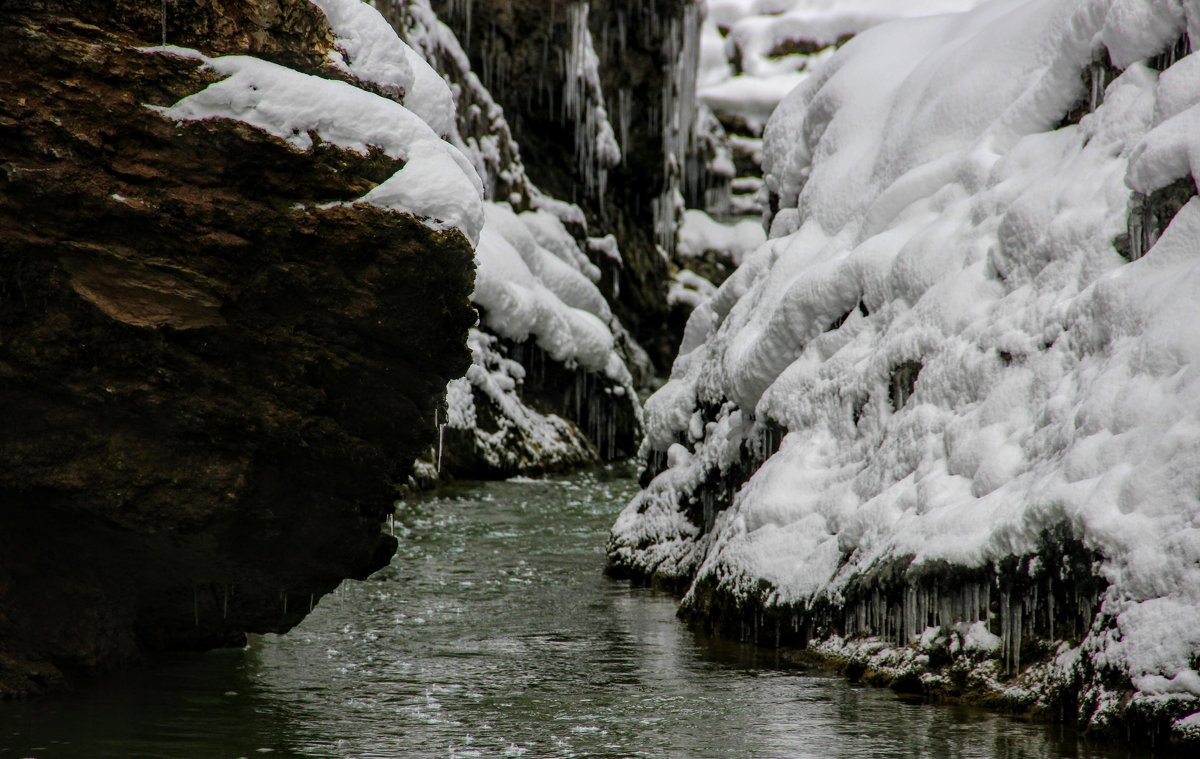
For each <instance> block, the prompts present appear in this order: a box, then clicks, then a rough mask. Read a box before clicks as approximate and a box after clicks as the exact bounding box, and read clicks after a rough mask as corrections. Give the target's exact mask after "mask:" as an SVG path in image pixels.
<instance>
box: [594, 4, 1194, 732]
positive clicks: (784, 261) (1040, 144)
mask: <svg viewBox="0 0 1200 759" xmlns="http://www.w3.org/2000/svg"><path fill="white" fill-rule="evenodd" d="M1198 24H1200V8H1198V7H1197V6H1196V5H1195V4H1194V3H1183V4H1182V5H1179V4H1174V3H1157V4H1145V3H1134V2H1107V1H1101V0H1060V1H1058V2H1019V1H1017V0H996V1H993V2H989V3H986V4H984V5H982V6H980V7H979V8H977V9H975V10H973V11H970V12H967V13H965V14H957V15H950V16H934V17H929V18H922V19H911V20H903V21H897V22H894V23H888V24H884V25H882V26H878V27H874V28H872V29H869V30H867V31H866V32H864V33H862V34H860V35H859V36H857V37H855V38H854V39H853V40H851V41H850V42H849V43H847V44H846V45H844V46H843V47H842V48H841V49H840V50H839V52H838V53H837V54H835V55H834V56H833V57H832V58H831V59H830V60H829V61H828V62H827V63H826V64H825V65H822V66H820V67H819V68H817V69H816V71H815V72H814V73H813V74H812V75H811V76H810V77H809V78H808V79H807V80H805V82H804V83H803V84H802V86H800V87H798V88H797V89H796V90H794V91H793V92H792V93H791V94H790V95H789V96H788V97H787V98H786V99H785V100H784V102H783V104H782V105H781V106H780V108H779V109H778V110H777V111H776V112H775V114H774V115H773V116H772V118H771V121H770V123H769V124H768V125H767V128H766V139H765V147H764V153H765V164H766V168H767V176H766V181H767V186H768V188H769V191H770V193H771V195H772V208H777V209H778V212H777V213H775V214H774V216H773V218H772V219H771V235H770V239H769V240H768V241H767V243H766V244H765V245H763V246H762V247H761V248H759V249H758V250H757V251H756V252H754V253H752V254H750V255H749V256H747V258H746V261H745V263H744V264H743V265H742V266H741V268H739V269H738V271H737V272H735V274H734V275H733V276H732V277H731V278H730V279H729V280H728V281H727V282H726V283H725V284H724V285H723V286H722V287H721V288H720V290H719V291H718V292H717V293H716V295H715V296H714V297H713V298H712V300H710V301H708V302H707V303H705V304H703V305H701V306H700V307H699V308H697V310H696V312H695V313H694V315H693V316H692V318H691V320H690V322H689V324H688V327H687V333H686V336H685V340H684V344H683V346H682V347H681V350H680V354H679V357H678V358H677V360H676V362H675V366H674V369H673V371H672V377H671V381H670V382H669V383H668V384H667V385H666V386H665V387H664V388H663V389H662V390H661V391H659V392H658V393H657V394H656V395H655V396H654V397H652V398H651V399H650V401H649V402H648V404H647V407H646V414H647V434H648V438H647V443H646V444H645V446H644V455H645V458H646V460H647V462H648V467H649V470H648V476H647V482H646V489H645V490H644V491H643V492H642V493H641V494H640V495H639V496H638V497H637V498H635V499H634V501H633V502H632V503H631V504H630V505H629V507H628V508H627V509H626V510H625V512H624V513H623V514H622V516H621V518H620V519H619V520H618V522H617V524H616V525H615V527H614V530H613V538H612V542H611V545H610V560H611V562H612V564H613V566H614V568H615V569H616V570H617V571H621V572H626V573H631V574H634V575H640V576H645V577H652V578H655V579H657V580H658V581H660V582H665V583H669V584H673V585H676V586H679V587H683V588H685V589H687V590H688V594H687V596H686V597H685V600H684V606H685V610H687V611H688V613H692V614H694V615H696V616H698V617H700V618H702V619H703V618H705V617H706V616H707V617H708V618H709V619H710V621H711V615H712V614H713V613H715V612H714V610H715V609H719V608H721V609H736V610H738V613H739V614H740V615H741V616H742V618H743V619H752V618H753V615H754V614H757V613H771V612H775V613H780V614H781V615H782V612H784V611H786V616H782V618H783V619H784V620H790V618H791V617H792V616H793V615H796V616H797V617H798V618H797V620H796V623H795V626H796V627H797V628H802V627H804V626H805V625H808V626H810V628H811V635H809V636H807V638H808V640H809V642H812V643H816V642H818V641H825V642H824V643H822V644H821V645H825V646H827V647H828V646H835V645H838V644H837V641H838V640H844V639H846V638H848V637H853V636H855V635H861V636H873V637H879V638H882V639H884V640H889V639H891V640H894V641H895V643H898V644H899V646H898V647H895V646H894V644H892V646H893V647H894V648H895V650H902V649H906V648H908V647H909V646H918V647H919V645H920V641H921V639H922V638H923V637H927V638H929V639H930V640H936V639H937V638H938V636H941V637H942V638H946V639H948V637H947V636H948V635H949V632H950V631H952V630H955V629H959V628H960V627H962V626H966V627H963V628H962V629H966V630H970V629H977V628H974V627H973V626H974V625H975V624H976V623H980V622H982V623H983V624H984V625H985V627H986V628H987V630H988V634H989V635H992V636H995V637H997V638H998V639H999V644H998V645H997V646H996V647H995V651H996V653H994V654H989V655H987V656H986V657H984V658H986V659H988V660H997V659H999V660H1001V661H1002V662H1003V666H1002V668H1001V670H1002V675H1001V676H1000V681H1001V682H1003V683H1005V684H1006V687H1007V686H1008V685H1010V684H1014V683H1017V682H1018V681H1019V680H1020V678H1022V677H1024V676H1026V675H1028V673H1030V672H1031V671H1032V669H1031V668H1032V667H1045V668H1046V669H1047V672H1049V673H1050V675H1049V676H1051V677H1055V678H1059V679H1061V680H1062V681H1064V682H1070V683H1072V684H1073V685H1072V686H1071V688H1070V689H1069V691H1070V693H1071V694H1073V696H1075V697H1077V698H1076V699H1074V700H1073V702H1072V705H1073V706H1074V708H1075V709H1076V716H1077V717H1078V719H1079V720H1080V721H1082V722H1083V723H1085V724H1088V725H1090V726H1091V727H1094V728H1097V729H1102V728H1105V727H1111V726H1115V725H1119V724H1122V723H1123V721H1131V720H1132V721H1137V720H1143V719H1144V720H1145V721H1146V722H1145V724H1147V725H1151V726H1152V727H1153V728H1154V729H1155V730H1159V731H1162V732H1169V733H1171V734H1172V735H1173V736H1174V737H1175V738H1177V739H1183V738H1188V737H1189V736H1192V735H1193V731H1192V724H1193V723H1194V722H1195V720H1196V719H1200V718H1193V717H1189V716H1188V715H1189V714H1191V713H1193V712H1195V711H1197V709H1198V708H1200V676H1198V675H1197V672H1196V669H1197V668H1196V657H1197V652H1200V637H1198V636H1200V632H1198V631H1200V596H1198V595H1197V593H1198V591H1197V588H1200V574H1198V573H1200V570H1198V569H1197V556H1200V538H1198V537H1197V535H1200V533H1197V532H1196V527H1195V524H1196V522H1197V521H1198V520H1200V496H1198V494H1200V482H1198V481H1197V478H1198V477H1200V475H1198V474H1197V472H1200V466H1197V464H1198V463H1200V461H1198V459H1200V454H1198V453H1197V451H1200V432H1197V431H1198V430H1200V400H1198V399H1200V387H1197V385H1198V383H1200V342H1198V341H1197V339H1196V333H1195V331H1194V329H1192V328H1191V325H1195V324H1197V323H1200V298H1198V297H1197V295H1196V293H1198V292H1200V281H1198V280H1197V277H1200V269H1198V268H1197V266H1196V263H1195V258H1194V256H1193V255H1191V252H1194V250H1195V249H1196V246H1197V244H1198V242H1200V204H1198V203H1200V201H1195V200H1194V199H1193V200H1190V201H1189V198H1190V197H1192V196H1194V195H1195V184H1194V182H1195V180H1194V170H1193V168H1192V167H1193V165H1195V163H1196V160H1197V159H1196V158H1195V156H1196V155H1200V144H1197V142H1196V137H1195V135H1196V134H1197V131H1196V130H1195V129H1190V128H1189V127H1188V126H1187V125H1189V124H1191V123H1192V122H1193V120H1194V118H1195V114H1196V112H1197V103H1198V102H1200V90H1198V89H1197V88H1196V87H1195V84H1194V83H1195V81H1196V80H1197V77H1196V75H1195V71H1196V65H1195V62H1196V58H1194V57H1191V56H1187V55H1186V53H1187V52H1188V51H1189V50H1190V41H1189V38H1188V34H1189V32H1190V33H1192V34H1195V33H1197V31H1198V30H1200V27H1198V26H1197V25H1198ZM1048 535H1062V536H1064V538H1063V540H1062V541H1059V543H1058V544H1059V545H1061V546H1074V545H1077V546H1079V547H1080V548H1081V549H1082V550H1085V551H1088V552H1094V553H1095V555H1096V561H1095V564H1094V566H1091V567H1087V570H1088V571H1087V572H1085V574H1087V575H1092V574H1094V576H1095V577H1096V578H1097V580H1098V581H1099V585H1097V586H1096V590H1097V592H1096V594H1095V597H1093V598H1088V599H1076V601H1075V602H1074V603H1075V606H1076V607H1077V608H1079V609H1083V610H1085V611H1086V614H1087V617H1088V618H1087V619H1086V620H1084V621H1085V622H1086V624H1083V625H1076V628H1075V630H1074V631H1073V632H1072V631H1069V630H1064V629H1063V628H1062V627H1061V626H1060V625H1058V624H1057V623H1056V622H1055V615H1056V614H1058V613H1059V612H1060V611H1061V608H1060V609H1057V610H1056V609H1055V608H1054V606H1053V603H1051V606H1050V608H1049V609H1047V608H1046V605H1045V604H1046V600H1047V592H1046V590H1045V587H1046V584H1045V583H1047V582H1049V583H1050V585H1051V591H1050V593H1049V598H1050V599H1055V598H1057V596H1056V591H1054V590H1053V585H1054V583H1055V582H1056V581H1062V580H1064V578H1063V577H1062V571H1063V570H1062V568H1061V567H1049V566H1046V565H1045V564H1044V557H1043V554H1044V550H1045V549H1044V548H1043V545H1044V541H1045V539H1046V537H1047V536H1048ZM1021 561H1027V562H1028V566H1027V567H1026V568H1025V569H1024V570H1022V571H1020V572H1016V573H1015V574H1014V573H1013V572H1011V571H1009V570H1008V569H1005V567H1007V566H1008V565H1009V564H1015V563H1019V562H1021ZM1014 571H1015V570H1014ZM885 580H886V581H885ZM973 585H975V586H978V589H979V590H981V589H982V588H983V587H985V586H986V587H987V588H988V589H989V593H988V595H989V598H988V602H987V603H979V602H975V603H968V602H965V601H963V602H958V601H955V602H954V603H950V600H949V599H954V598H961V597H962V594H963V593H967V592H968V591H970V590H971V587H972V586H973ZM1039 589H1041V590H1039ZM873 592H877V593H878V599H877V601H876V604H877V611H875V612H872V611H871V610H870V607H871V604H870V603H869V602H867V601H866V596H867V595H869V594H870V593H873ZM1039 593H1040V595H1039ZM922 598H928V599H933V600H930V601H928V602H920V599H922ZM1047 614H1048V615H1049V619H1048V620H1047V619H1043V617H1044V616H1045V615H1047ZM722 626H723V625H722ZM976 637H979V636H976ZM846 645H852V644H846ZM947 645H948V644H947ZM914 650H916V649H914ZM1009 662H1012V663H1013V664H1016V666H1015V667H1014V666H1013V664H1010V663H1009ZM1018 662H1019V664H1017V663H1018Z"/></svg>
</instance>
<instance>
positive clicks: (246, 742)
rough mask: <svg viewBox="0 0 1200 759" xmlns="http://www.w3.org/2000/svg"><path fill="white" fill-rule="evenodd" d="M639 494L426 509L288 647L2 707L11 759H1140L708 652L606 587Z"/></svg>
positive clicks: (753, 657) (400, 519)
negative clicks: (370, 571)
mask: <svg viewBox="0 0 1200 759" xmlns="http://www.w3.org/2000/svg"><path fill="white" fill-rule="evenodd" d="M634 488H635V484H634V483H633V481H632V480H631V479H629V477H628V473H626V472H619V471H613V470H608V471H600V472H593V473H587V474H580V475H576V476H572V477H569V478H564V479H558V480H551V481H538V482H531V481H521V482H502V483H465V484H461V485H458V486H455V487H453V488H447V489H444V490H442V491H441V492H439V493H438V494H435V495H432V496H426V497H422V498H420V499H417V500H413V501H410V502H408V503H407V504H405V505H403V506H402V507H401V508H400V509H399V511H398V512H397V518H396V528H395V529H396V534H397V537H399V538H400V550H399V551H398V553H397V555H396V557H395V559H394V560H393V561H392V564H391V566H390V567H388V568H387V569H385V570H383V571H382V572H380V573H378V574H377V575H375V576H374V577H372V578H371V579H370V580H368V581H366V582H347V583H345V584H343V586H342V588H341V589H340V590H339V591H338V592H337V593H336V594H334V595H331V596H329V597H327V598H325V599H324V600H322V601H321V603H320V604H319V605H318V607H317V609H316V610H315V611H314V612H313V614H312V615H311V616H310V617H309V618H308V619H307V620H305V622H304V623H303V624H302V625H300V627H298V628H297V629H296V630H294V631H293V632H292V633H290V634H288V635H285V636H264V637H261V638H256V639H255V640H254V641H253V642H252V643H251V645H250V646H249V647H248V648H247V649H246V650H244V651H241V650H237V651H215V652H210V653H207V654H197V655H187V656H172V657H168V658H166V659H163V660H161V661H157V662H155V664H154V666H153V667H151V668H148V669H147V670H145V671H141V672H136V673H131V674H128V675H123V676H121V677H120V678H118V679H116V680H113V681H110V682H106V683H104V684H103V685H101V686H96V687H92V688H88V689H85V690H83V691H81V692H78V693H74V694H70V695H68V696H65V697H57V698H54V699H49V700H44V701H38V702H30V703H17V704H9V705H4V706H2V707H0V756H36V757H47V758H48V757H88V758H95V759H103V758H105V757H239V756H245V757H254V756H272V755H273V756H297V757H456V756H526V757H576V756H578V757H584V756H587V757H626V756H636V757H683V758H689V759H691V758H697V759H699V758H703V757H804V758H806V759H807V758H812V759H840V758H842V757H845V758H847V759H849V758H850V757H854V759H860V758H862V757H889V758H895V759H908V758H910V757H911V758H912V759H917V758H918V757H920V758H921V759H975V758H978V759H1051V758H1066V757H1071V758H1073V759H1110V758H1113V757H1122V756H1126V754H1124V753H1123V752H1120V751H1117V750H1115V749H1111V748H1110V749H1108V750H1105V749H1103V748H1098V747H1095V746H1085V745H1082V744H1080V743H1078V742H1077V741H1075V740H1074V738H1073V737H1072V736H1071V735H1070V734H1068V733H1066V732H1064V731H1063V730H1061V729H1060V728H1055V727H1050V726H1045V725H1038V724H1032V723H1028V722H1022V721H1018V720H1014V719H1011V718H1008V717H1004V716H1000V715H995V714H990V713H986V712H981V711H977V710H973V709H967V708H958V707H946V706H930V705H923V704H917V703H911V702H905V701H902V700H900V699H898V698H897V697H896V696H894V695H893V694H892V693H891V692H890V691H886V690H881V689H875V688H865V687H859V686H854V685H851V684H848V683H847V682H845V681H844V680H843V679H841V678H839V677H836V676H832V675H830V674H828V673H825V672H822V671H817V670H805V669H799V668H796V667H795V666H790V667H789V666H788V665H787V664H786V663H784V662H781V661H779V660H778V659H777V658H776V657H775V656H774V655H773V654H772V653H770V652H756V651H755V650H754V649H752V648H751V647H748V646H740V645H737V644H731V643H725V642H720V641H712V640H708V639H705V638H703V637H700V636H697V635H696V634H694V633H693V632H691V631H690V630H688V629H687V628H686V627H684V626H683V625H681V624H680V623H679V622H678V621H677V620H676V619H675V607H676V600H675V599H674V598H671V597H669V596H665V595H662V594H659V593H656V592H654V591H651V590H649V589H644V588H631V587H629V586H628V584H626V583H624V582H620V581H616V580H612V579H609V578H606V577H604V576H603V574H602V568H603V566H604V552H603V545H604V540H605V537H606V535H607V530H608V527H609V525H610V524H612V521H613V519H614V518H615V516H616V513H617V511H619V509H620V508H621V506H622V505H623V504H624V503H625V502H626V501H627V500H628V498H629V497H630V495H631V494H632V492H633V490H634ZM1133 755H1138V756H1143V755H1144V754H1129V755H1128V756H1133Z"/></svg>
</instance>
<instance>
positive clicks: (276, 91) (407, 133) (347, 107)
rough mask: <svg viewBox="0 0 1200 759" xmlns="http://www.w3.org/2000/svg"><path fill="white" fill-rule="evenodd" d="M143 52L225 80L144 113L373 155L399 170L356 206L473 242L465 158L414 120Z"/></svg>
mask: <svg viewBox="0 0 1200 759" xmlns="http://www.w3.org/2000/svg"><path fill="white" fill-rule="evenodd" d="M147 51H148V52H157V53H163V54H170V55H177V56H181V57H187V58H191V59H194V60H197V61H200V62H201V63H202V64H203V66H204V68H206V69H208V70H211V71H213V72H215V73H217V74H219V75H221V76H223V77H225V78H224V79H221V80H220V81H217V82H214V83H213V84H210V85H209V86H208V87H206V88H204V89H203V90H201V91H199V92H197V93H195V94H193V95H189V96H187V97H185V98H183V99H182V100H180V101H179V102H177V103H175V104H174V105H172V106H170V107H166V108H163V107H158V106H150V107H151V108H152V109H153V110H155V111H157V112H159V113H161V114H162V115H163V116H165V117H167V118H171V119H174V120H176V121H200V120H205V119H234V120H237V121H241V122H244V123H246V124H249V125H250V126H252V127H255V128H257V129H261V130H263V131H264V132H267V133H268V134H271V135H274V136H275V137H278V138H280V139H282V140H284V141H285V142H287V143H288V144H289V145H291V146H292V147H293V148H294V149H296V150H301V151H308V150H313V149H314V148H315V147H316V146H315V145H314V141H313V135H316V136H317V137H318V138H320V140H321V142H323V143H324V142H327V143H330V144H333V145H336V146H338V147H340V148H344V149H346V150H351V151H354V152H356V153H359V154H362V155H368V154H370V151H371V150H372V149H377V150H380V151H382V152H383V153H384V154H386V155H388V156H390V157H392V158H395V159H397V160H401V161H404V162H405V164H404V166H403V168H402V169H401V170H400V171H399V172H397V173H396V174H395V175H393V176H392V177H391V178H390V179H388V180H386V181H385V182H383V183H382V184H380V185H379V186H377V187H376V188H374V189H373V190H371V191H370V192H369V193H367V194H366V195H365V196H364V197H363V198H361V199H360V201H358V202H365V203H371V204H374V205H379V206H381V207H384V208H390V209H392V210H396V211H402V212H406V213H411V214H414V215H416V216H421V217H427V218H428V219H429V223H430V224H432V225H433V226H435V227H439V228H442V227H454V228H457V229H459V230H460V231H462V233H463V234H464V235H466V236H467V238H468V239H470V240H471V242H472V243H474V242H475V241H476V240H477V239H478V236H479V230H480V227H482V225H483V207H482V203H481V198H482V194H483V186H482V183H481V182H480V179H479V175H478V174H477V173H476V172H475V169H474V167H472V166H471V164H470V162H469V161H468V160H467V159H466V157H465V156H463V154H462V153H461V152H460V151H459V150H458V149H456V148H455V147H454V146H452V145H450V144H449V143H446V142H444V141H443V140H442V139H441V138H440V137H438V135H437V134H436V133H435V132H434V131H433V129H431V128H430V126H429V125H428V124H427V123H425V121H423V120H422V119H421V118H420V117H419V116H417V115H416V114H415V113H413V112H412V111H410V110H409V109H408V108H406V107H404V106H403V105H400V104H399V103H396V102H394V101H392V100H389V99H387V98H384V97H381V96H379V95H376V94H374V93H371V92H367V91H366V90H362V89H359V88H358V87H355V86H353V85H351V84H347V83H346V82H340V81H334V80H330V79H323V78H321V77H317V76H312V75H309V74H303V73H300V72H298V71H294V70H292V69H289V68H286V67H284V66H280V65H278V64H275V63H271V62H269V61H264V60H261V59H259V58H253V57H250V56H244V55H229V56H221V57H217V58H210V57H208V56H206V55H203V54H201V53H199V52H197V51H195V50H188V49H185V48H177V47H162V48H147Z"/></svg>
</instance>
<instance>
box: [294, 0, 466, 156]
mask: <svg viewBox="0 0 1200 759" xmlns="http://www.w3.org/2000/svg"><path fill="white" fill-rule="evenodd" d="M311 1H312V3H313V4H314V5H316V6H317V7H318V8H320V9H321V10H322V11H323V12H324V13H325V16H326V17H327V18H328V19H329V26H330V27H331V28H332V29H333V33H334V35H335V36H336V38H337V45H338V47H339V48H340V51H334V52H331V53H330V60H331V61H332V62H333V63H334V65H335V66H338V67H339V68H341V69H342V70H344V71H346V72H347V73H349V74H351V75H353V76H354V77H356V78H358V79H360V80H362V81H365V82H370V83H372V84H375V85H377V86H379V87H380V88H381V89H382V90H383V91H384V92H386V93H387V94H389V95H394V96H399V97H402V98H403V102H404V107H405V108H408V109H409V110H410V111H412V112H413V113H415V114H417V116H419V117H420V118H421V119H422V120H423V121H424V122H425V123H426V124H428V125H429V127H430V128H431V129H433V131H434V132H436V133H437V134H439V135H442V136H445V135H448V134H449V133H450V130H451V128H452V127H453V124H454V96H453V95H452V94H451V92H450V87H449V85H447V84H446V82H445V80H443V79H442V77H441V76H439V75H438V74H437V72H435V71H434V70H433V68H432V67H430V65H429V64H428V63H426V62H425V59H424V58H422V57H421V56H420V55H418V54H417V52H416V51H415V50H413V49H412V48H411V47H409V46H408V44H407V43H405V42H404V41H403V40H401V39H400V38H399V37H398V36H397V35H396V31H395V30H394V29H393V28H392V25H391V24H389V23H388V22H387V21H386V20H385V19H384V18H383V16H382V15H381V14H380V13H379V11H377V10H375V8H373V7H371V6H370V5H368V4H367V3H365V2H363V1H362V0H311Z"/></svg>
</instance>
